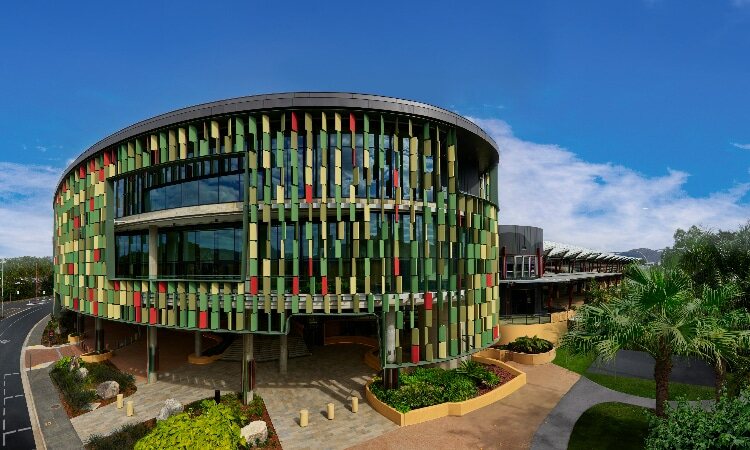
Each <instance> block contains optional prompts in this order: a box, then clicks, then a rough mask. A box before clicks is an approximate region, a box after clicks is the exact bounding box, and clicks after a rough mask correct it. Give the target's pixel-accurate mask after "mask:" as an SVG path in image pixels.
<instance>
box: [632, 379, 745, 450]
mask: <svg viewBox="0 0 750 450" xmlns="http://www.w3.org/2000/svg"><path fill="white" fill-rule="evenodd" d="M748 424H750V389H746V390H745V391H743V392H742V393H740V395H738V396H737V397H730V396H729V395H727V394H726V392H725V393H724V394H723V395H722V396H721V398H720V399H719V401H718V402H716V403H715V404H714V405H712V406H711V409H710V410H708V411H706V410H704V409H703V408H701V407H700V406H699V405H690V404H688V403H687V402H685V401H681V402H680V403H678V405H677V407H670V406H667V416H666V418H663V419H662V418H657V417H653V418H652V419H651V423H650V430H649V435H648V438H647V439H646V448H648V449H673V448H693V449H724V448H725V449H729V448H750V426H748Z"/></svg>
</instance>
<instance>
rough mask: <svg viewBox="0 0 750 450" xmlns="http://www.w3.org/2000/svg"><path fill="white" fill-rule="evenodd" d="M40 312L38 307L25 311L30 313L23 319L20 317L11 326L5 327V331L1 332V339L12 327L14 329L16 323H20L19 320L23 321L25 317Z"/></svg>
mask: <svg viewBox="0 0 750 450" xmlns="http://www.w3.org/2000/svg"><path fill="white" fill-rule="evenodd" d="M38 310H39V308H38V307H37V308H27V309H24V311H29V313H28V314H24V315H22V316H21V317H19V318H18V319H16V320H14V321H13V322H11V323H10V325H8V326H7V327H5V329H4V330H3V331H2V332H0V337H2V335H4V334H5V332H6V331H8V330H9V329H10V327H12V326H13V325H15V324H16V322H18V321H19V320H21V319H23V318H24V317H26V316H28V315H30V314H33V313H35V312H37V311H38ZM16 315H17V314H16Z"/></svg>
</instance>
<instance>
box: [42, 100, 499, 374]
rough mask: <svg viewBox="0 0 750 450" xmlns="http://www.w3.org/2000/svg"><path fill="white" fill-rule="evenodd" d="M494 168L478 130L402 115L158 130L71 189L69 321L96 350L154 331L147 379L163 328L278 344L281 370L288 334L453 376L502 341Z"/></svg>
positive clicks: (494, 155)
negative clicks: (123, 333) (109, 332)
mask: <svg viewBox="0 0 750 450" xmlns="http://www.w3.org/2000/svg"><path fill="white" fill-rule="evenodd" d="M497 167H498V150H497V145H496V144H495V143H494V141H492V139H491V138H489V137H488V136H487V134H486V133H485V132H484V131H483V130H482V129H480V128H479V127H478V126H476V125H475V124H474V123H472V122H470V121H469V120H467V119H465V118H464V117H461V116H459V115H457V114H454V113H452V112H449V111H446V110H444V109H441V108H437V107H434V106H431V105H427V104H424V103H418V102H413V101H407V100H401V99H396V98H390V97H382V96H375V95H361V94H349V93H285V94H269V95H257V96H250V97H242V98H235V99H230V100H223V101H217V102H213V103H207V104H202V105H198V106H194V107H189V108H184V109H180V110H177V111H173V112H170V113H167V114H163V115H160V116H157V117H154V118H151V119H148V120H145V121H143V122H139V123H137V124H134V125H132V126H130V127H128V128H125V129H123V130H121V131H119V132H117V133H115V134H113V135H111V136H109V137H107V138H105V139H103V140H101V141H100V142H98V143H96V144H95V145H93V146H92V147H91V148H89V149H88V150H86V151H85V152H84V153H83V154H81V155H80V156H79V157H78V158H77V159H76V160H75V161H74V162H73V163H72V164H71V165H70V166H69V167H68V168H67V169H66V171H65V173H64V174H63V176H62V178H61V179H60V182H59V185H58V186H57V190H56V193H55V196H54V244H53V245H54V263H55V302H56V306H57V307H58V308H59V307H62V308H67V309H69V310H73V311H76V312H80V313H82V314H83V315H90V316H95V317H96V318H97V320H96V323H97V338H99V335H100V334H102V333H103V331H102V330H103V329H104V328H103V325H102V323H103V322H104V321H120V322H126V323H130V324H138V325H142V326H145V327H147V329H148V330H149V331H148V333H147V336H149V337H150V338H151V339H152V341H150V343H149V349H150V350H149V358H148V361H149V362H148V367H149V373H151V372H153V371H154V370H155V369H156V368H157V367H158V362H156V361H158V346H157V345H156V342H155V340H156V339H155V336H156V334H155V333H153V332H152V331H155V328H157V327H166V328H173V329H179V330H190V331H194V332H197V333H202V332H214V333H217V334H219V335H222V334H223V335H226V334H227V333H235V334H243V335H246V337H245V338H244V339H245V341H247V340H248V339H252V336H253V335H278V336H280V337H279V342H280V344H279V345H280V346H281V348H280V350H279V352H280V358H281V362H280V364H281V369H282V371H283V370H285V367H286V360H285V359H286V357H287V349H286V339H287V336H288V335H296V336H300V337H301V338H302V339H304V340H305V341H306V342H307V343H308V345H316V344H324V343H327V342H333V341H335V340H337V339H338V340H344V341H346V340H350V341H356V340H360V341H363V342H364V341H365V340H370V341H373V342H375V343H377V344H378V346H379V348H380V351H379V359H380V366H381V367H383V368H385V369H397V368H400V367H404V366H409V365H420V364H428V363H436V362H441V361H447V360H451V359H456V358H459V357H461V356H465V355H467V354H470V353H473V352H475V351H477V350H479V349H481V348H484V347H487V346H489V345H491V344H492V343H494V342H495V341H496V340H497V339H498V335H499V324H498V312H499V287H498V282H499V280H500V264H499V250H498V248H499V247H498V223H497V219H498V207H497V195H498V186H497ZM186 338H187V339H190V336H189V335H187V334H186ZM97 346H99V344H97ZM196 351H197V352H198V353H199V350H196ZM375 354H376V355H377V354H378V353H375ZM198 356H200V354H199V355H198ZM249 358H250V359H252V356H250V357H249ZM393 372H394V371H392V370H391V371H388V370H386V377H388V376H389V374H391V375H392V374H393Z"/></svg>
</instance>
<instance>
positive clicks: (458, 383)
mask: <svg viewBox="0 0 750 450" xmlns="http://www.w3.org/2000/svg"><path fill="white" fill-rule="evenodd" d="M399 383H400V387H399V388H398V389H388V390H386V389H384V388H383V385H382V381H381V380H380V378H375V379H373V383H372V384H371V385H370V390H371V391H372V393H373V394H374V395H375V396H376V397H377V398H378V399H380V400H381V401H383V402H384V403H386V404H388V405H390V406H391V407H392V408H393V409H395V410H397V411H399V412H402V413H405V412H409V411H411V410H412V409H418V408H424V407H426V406H432V405H437V404H439V403H445V402H462V401H464V400H468V399H470V398H473V397H475V396H476V395H477V386H476V382H475V381H474V380H473V379H472V378H470V377H468V376H466V375H464V374H461V373H458V372H457V371H455V370H444V369H440V368H437V367H431V368H427V369H425V368H422V367H418V368H416V369H414V371H413V372H412V373H402V374H401V375H400V376H399Z"/></svg>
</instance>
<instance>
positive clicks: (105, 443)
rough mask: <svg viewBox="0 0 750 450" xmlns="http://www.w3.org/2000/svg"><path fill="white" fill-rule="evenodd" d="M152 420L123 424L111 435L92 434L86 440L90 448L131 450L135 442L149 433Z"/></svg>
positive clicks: (98, 449) (96, 449)
mask: <svg viewBox="0 0 750 450" xmlns="http://www.w3.org/2000/svg"><path fill="white" fill-rule="evenodd" d="M152 427H153V422H152V421H146V422H141V423H135V424H130V425H123V426H122V427H120V428H119V429H117V430H116V431H115V432H113V433H112V434H110V435H109V436H101V435H98V434H94V435H92V436H91V437H90V438H89V440H88V441H87V442H86V448H87V449H88V450H131V449H132V448H133V447H134V446H135V443H136V442H138V440H139V439H141V438H142V437H143V436H145V435H147V434H148V432H149V431H150V430H151V428H152Z"/></svg>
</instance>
